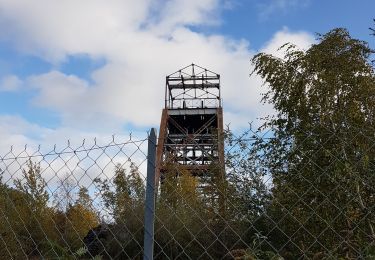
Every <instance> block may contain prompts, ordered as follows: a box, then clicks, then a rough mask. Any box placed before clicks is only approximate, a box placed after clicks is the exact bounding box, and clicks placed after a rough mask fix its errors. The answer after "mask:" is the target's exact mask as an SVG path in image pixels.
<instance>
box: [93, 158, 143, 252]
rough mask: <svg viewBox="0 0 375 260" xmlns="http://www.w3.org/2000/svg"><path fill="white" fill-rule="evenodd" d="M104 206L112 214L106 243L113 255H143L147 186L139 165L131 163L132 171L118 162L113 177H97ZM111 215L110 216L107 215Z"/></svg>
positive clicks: (107, 248) (96, 181)
mask: <svg viewBox="0 0 375 260" xmlns="http://www.w3.org/2000/svg"><path fill="white" fill-rule="evenodd" d="M95 183H96V184H97V186H98V189H99V194H101V197H102V200H103V204H104V205H103V206H104V207H105V208H106V209H107V212H108V213H109V214H110V215H111V217H112V218H113V222H112V223H111V224H112V225H110V226H109V228H110V234H111V237H110V238H108V239H107V243H106V244H105V247H106V250H107V252H109V254H110V255H111V257H123V258H137V257H140V253H141V252H142V245H143V218H144V215H143V214H144V196H145V187H144V183H143V179H142V177H141V174H140V172H139V170H138V167H137V166H136V165H135V164H134V163H131V165H130V170H129V173H127V171H126V169H125V168H124V167H123V166H121V165H119V164H118V165H116V167H115V175H114V177H113V179H111V180H101V179H99V178H97V179H95ZM107 217H108V216H107Z"/></svg>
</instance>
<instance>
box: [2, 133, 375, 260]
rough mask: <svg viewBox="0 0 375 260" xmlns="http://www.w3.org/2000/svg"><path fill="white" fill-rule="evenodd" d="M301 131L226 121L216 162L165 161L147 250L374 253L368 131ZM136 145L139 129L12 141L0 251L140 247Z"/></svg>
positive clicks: (55, 254) (123, 251)
mask: <svg viewBox="0 0 375 260" xmlns="http://www.w3.org/2000/svg"><path fill="white" fill-rule="evenodd" d="M310 133H311V132H310ZM310 133H306V135H305V136H303V137H301V136H300V137H298V138H299V140H303V141H302V142H299V145H298V146H295V147H293V146H290V145H289V146H288V145H280V143H278V142H279V141H280V140H279V139H277V138H275V137H274V135H273V132H272V130H269V131H268V132H265V131H263V132H259V131H256V130H253V129H252V128H250V129H249V130H248V131H246V132H244V133H243V134H234V133H233V132H230V131H227V132H226V136H225V165H224V167H225V174H221V173H223V164H220V163H216V162H213V163H212V164H211V167H210V169H209V170H208V171H207V172H206V173H205V174H201V175H199V174H198V175H195V176H193V175H191V174H190V173H189V171H188V170H186V169H184V167H183V166H181V165H178V164H173V163H171V164H170V165H167V166H166V169H167V170H166V171H165V172H164V173H163V178H162V182H161V183H160V184H159V186H158V190H157V198H156V215H155V238H154V258H155V259H339V258H344V259H372V258H371V257H375V253H374V251H375V247H374V238H375V237H374V230H373V225H374V224H375V223H374V205H375V204H374V203H373V202H374V198H375V197H374V194H375V193H374V187H375V186H374V184H375V178H374V176H373V175H374V173H375V172H374V169H375V157H374V154H375V152H374V151H375V149H374V148H375V139H374V136H373V134H372V136H371V134H370V135H368V133H364V132H361V129H358V131H357V132H355V133H354V132H353V133H347V134H345V135H342V134H341V135H337V134H336V133H334V132H332V133H331V134H330V135H326V136H325V138H322V139H320V141H319V142H318V141H317V140H318V139H317V138H316V137H315V136H311V135H310ZM343 136H347V137H348V139H345V140H342V139H340V138H342V137H343ZM355 144H357V145H358V146H357V147H355ZM281 148H283V149H284V150H282V149H281ZM277 149H279V150H277ZM146 154H147V138H145V139H140V140H132V139H129V140H126V141H118V140H115V138H113V139H112V141H110V142H109V143H107V144H106V145H101V144H98V143H97V142H95V141H94V142H91V143H88V142H83V143H82V144H81V145H78V146H73V145H71V144H70V143H68V144H67V145H66V147H64V148H62V149H57V148H56V147H55V148H54V149H52V150H50V151H44V150H43V149H41V148H37V149H35V150H34V151H33V150H32V149H31V148H28V147H25V148H24V149H22V150H21V151H16V149H10V151H8V152H7V153H5V154H4V155H3V156H1V157H0V169H1V186H0V259H92V258H96V259H141V258H142V257H143V236H144V206H145V202H144V197H145V183H146V180H145V176H146V165H147V156H146Z"/></svg>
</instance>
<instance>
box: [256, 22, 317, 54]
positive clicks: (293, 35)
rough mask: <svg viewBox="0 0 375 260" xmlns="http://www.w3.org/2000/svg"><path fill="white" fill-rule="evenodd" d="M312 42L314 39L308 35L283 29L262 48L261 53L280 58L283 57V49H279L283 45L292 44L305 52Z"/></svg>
mask: <svg viewBox="0 0 375 260" xmlns="http://www.w3.org/2000/svg"><path fill="white" fill-rule="evenodd" d="M314 42H315V39H314V37H313V35H311V34H310V33H307V32H303V31H300V32H292V31H290V30H289V29H288V28H286V27H284V28H283V29H282V30H281V31H278V32H277V33H276V34H275V35H274V36H273V38H272V39H271V40H270V41H268V42H267V43H266V44H265V45H264V46H263V48H262V49H261V52H265V53H269V54H272V55H274V56H276V57H279V58H282V57H284V51H285V49H279V48H280V47H281V46H282V45H284V44H285V43H292V44H294V45H296V46H297V48H299V49H301V50H307V49H308V48H309V47H310V46H311V45H312V44H313V43H314Z"/></svg>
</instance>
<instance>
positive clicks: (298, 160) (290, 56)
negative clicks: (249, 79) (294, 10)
mask: <svg viewBox="0 0 375 260" xmlns="http://www.w3.org/2000/svg"><path fill="white" fill-rule="evenodd" d="M284 48H285V53H286V54H285V57H284V58H283V59H279V58H277V57H274V56H272V55H268V54H265V53H260V54H258V55H256V56H255V57H254V58H253V59H252V62H253V64H254V65H255V69H254V71H255V72H256V73H257V74H259V75H260V76H261V77H262V78H263V79H264V81H265V83H266V86H267V87H268V92H267V93H266V94H265V96H264V98H263V100H264V101H265V102H269V103H271V104H273V106H274V108H275V110H276V112H277V115H276V116H275V117H272V118H269V119H268V120H267V121H266V123H265V125H264V128H268V129H272V131H273V135H274V138H272V139H271V140H270V141H267V142H266V141H264V142H262V143H261V144H259V148H260V149H261V150H262V151H263V153H264V154H265V157H264V158H265V160H264V164H265V165H266V166H267V168H268V171H269V173H270V174H271V175H272V177H273V200H272V207H271V208H270V213H269V214H270V215H272V216H273V223H276V225H277V228H278V230H279V232H276V231H275V229H274V230H273V231H272V236H273V237H274V238H277V239H275V240H277V241H275V244H277V243H278V246H279V248H283V250H284V251H285V252H286V251H288V254H291V255H293V257H302V256H308V257H312V256H316V257H319V258H323V257H325V256H326V257H328V256H331V257H332V256H333V257H337V256H344V257H348V258H351V257H352V258H357V257H363V252H364V251H366V248H367V247H368V246H369V245H371V244H373V243H374V242H375V233H374V227H375V223H374V217H375V212H374V210H373V207H372V205H373V204H374V202H375V201H374V193H375V188H374V187H375V176H374V174H373V173H374V171H375V149H373V146H374V132H375V131H374V129H375V75H374V69H373V67H372V66H371V63H370V61H369V57H370V55H371V54H372V53H373V51H372V50H371V49H370V48H369V46H368V44H367V43H366V42H364V41H360V40H357V39H353V38H352V37H351V36H350V35H349V33H348V31H347V30H345V29H334V30H332V31H330V32H328V33H327V34H324V35H319V36H318V43H316V44H314V45H312V46H311V47H310V48H309V49H308V50H307V51H305V52H304V51H301V50H298V49H297V48H296V47H295V46H293V45H291V44H287V45H285V46H284ZM275 246H277V245H275ZM285 254H286V255H287V253H285ZM290 257H291V256H290Z"/></svg>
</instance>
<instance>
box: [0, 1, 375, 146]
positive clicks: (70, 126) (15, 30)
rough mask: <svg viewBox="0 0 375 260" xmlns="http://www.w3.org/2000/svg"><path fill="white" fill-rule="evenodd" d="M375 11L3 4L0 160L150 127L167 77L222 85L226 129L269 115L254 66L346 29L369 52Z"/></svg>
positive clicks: (304, 4)
mask: <svg viewBox="0 0 375 260" xmlns="http://www.w3.org/2000/svg"><path fill="white" fill-rule="evenodd" d="M374 10H375V1H374V0H362V1H354V0H136V1H135V0H105V1H103V0H64V1H58V0H33V1H30V0H0V150H1V149H6V147H10V146H12V145H13V146H20V147H22V146H23V145H24V144H26V143H27V144H29V145H38V144H42V145H47V146H48V145H49V146H51V145H53V144H56V143H57V144H59V143H63V142H65V141H66V140H68V139H69V140H73V141H76V142H80V141H82V140H83V139H84V138H86V139H87V138H94V137H97V138H99V139H103V140H106V138H112V137H111V136H112V135H113V134H116V135H118V136H126V135H128V134H129V133H133V135H135V136H136V137H139V138H144V137H145V136H146V132H147V131H148V130H149V129H150V127H156V128H158V126H159V122H160V116H161V110H162V108H163V105H164V88H165V76H166V75H169V74H171V73H173V72H175V71H177V70H179V69H180V68H183V67H185V66H187V65H189V64H191V63H195V64H198V65H200V66H202V67H205V68H207V69H209V70H212V71H214V72H217V73H219V74H220V75H221V91H222V97H223V107H224V122H225V124H229V125H230V126H231V128H233V129H242V128H245V127H247V126H248V123H249V122H254V121H256V120H257V118H260V117H262V116H265V115H267V114H269V113H272V107H270V106H269V105H262V103H261V102H260V100H261V93H262V92H264V91H265V87H263V86H262V81H261V79H260V78H259V77H257V76H256V75H252V76H250V73H251V71H252V65H251V62H250V59H251V57H252V56H253V55H255V54H256V53H258V52H267V53H271V54H274V55H281V54H280V51H278V47H280V46H281V45H283V44H284V43H286V42H291V43H294V44H296V45H297V46H298V47H299V48H301V49H304V50H306V49H307V48H309V46H310V45H311V44H313V43H314V42H315V39H316V33H326V32H328V31H329V30H331V29H333V28H336V27H345V28H347V29H348V30H349V32H350V33H351V35H352V36H353V37H354V38H359V39H362V40H366V41H368V42H369V43H370V46H372V47H375V46H374V40H375V37H372V36H370V30H369V29H368V28H369V27H371V26H372V25H373V18H375V13H374V12H373V11H374Z"/></svg>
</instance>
